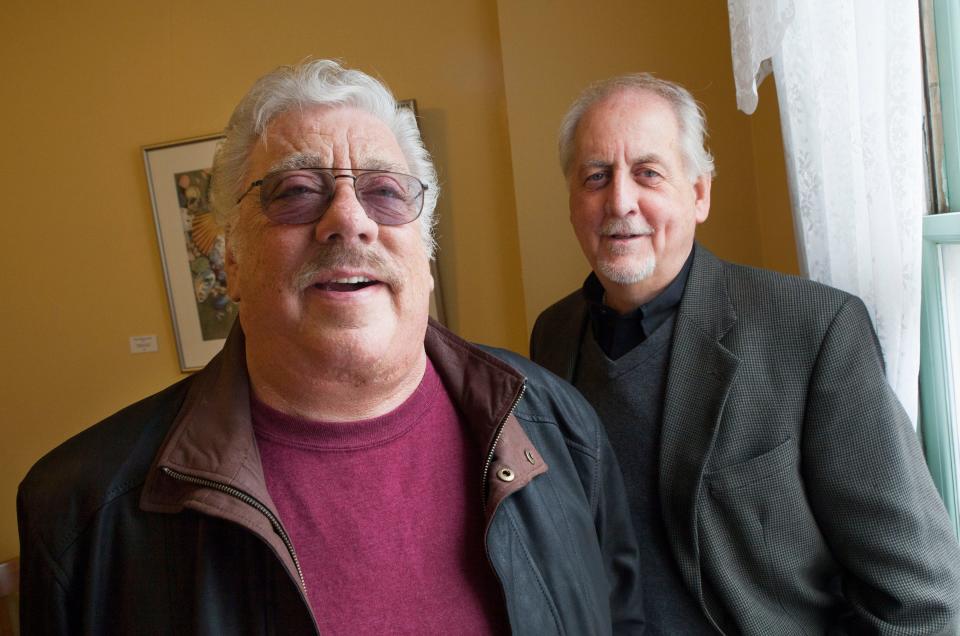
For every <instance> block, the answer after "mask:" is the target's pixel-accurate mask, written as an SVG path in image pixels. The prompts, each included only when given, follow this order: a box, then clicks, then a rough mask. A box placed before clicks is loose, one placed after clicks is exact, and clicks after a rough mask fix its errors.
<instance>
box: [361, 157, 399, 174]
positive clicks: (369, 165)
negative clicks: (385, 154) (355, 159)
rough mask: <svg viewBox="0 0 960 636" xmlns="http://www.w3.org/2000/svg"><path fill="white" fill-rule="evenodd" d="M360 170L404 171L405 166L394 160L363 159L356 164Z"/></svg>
mask: <svg viewBox="0 0 960 636" xmlns="http://www.w3.org/2000/svg"><path fill="white" fill-rule="evenodd" d="M356 167H357V168H359V169H362V170H384V171H386V172H406V171H407V168H406V167H404V166H403V165H402V164H399V163H397V162H395V161H388V160H386V159H364V160H361V161H360V165H359V166H356Z"/></svg>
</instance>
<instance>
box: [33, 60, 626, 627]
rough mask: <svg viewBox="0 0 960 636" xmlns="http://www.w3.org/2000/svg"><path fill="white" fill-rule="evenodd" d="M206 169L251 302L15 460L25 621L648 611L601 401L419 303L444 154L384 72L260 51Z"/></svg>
mask: <svg viewBox="0 0 960 636" xmlns="http://www.w3.org/2000/svg"><path fill="white" fill-rule="evenodd" d="M213 190H214V191H213V205H214V207H215V208H216V212H217V214H218V216H219V218H220V220H221V222H222V223H223V225H224V227H225V228H226V231H227V255H226V268H227V273H228V289H229V292H230V295H231V297H232V298H233V299H234V300H236V301H238V302H239V307H240V313H239V324H237V325H236V326H235V327H234V329H233V332H232V333H231V334H230V337H229V338H228V339H227V342H226V345H225V347H224V350H223V351H222V352H221V353H220V354H219V355H218V356H217V357H216V358H215V359H214V360H213V361H212V362H211V363H210V364H209V365H208V366H207V367H206V368H205V369H204V370H202V371H200V372H199V373H197V374H196V375H194V376H192V377H190V378H188V379H186V380H184V381H182V382H180V383H178V384H175V385H174V386H172V387H170V388H168V389H166V390H165V391H163V392H161V393H159V394H157V395H154V396H152V397H149V398H147V399H146V400H144V401H142V402H139V403H137V404H134V405H133V406H131V407H129V408H127V409H125V410H123V411H121V412H119V413H117V414H116V415H114V416H112V417H110V418H108V419H107V420H105V421H103V422H101V423H100V424H97V425H96V426H94V427H92V428H90V429H88V430H87V431H85V432H83V433H81V434H80V435H78V436H77V437H75V438H73V439H71V440H69V441H67V442H66V443H65V444H63V445H62V446H60V447H59V448H57V449H55V450H54V451H52V452H51V453H50V454H49V455H47V456H46V457H45V458H43V459H42V460H41V461H40V462H39V463H38V464H37V465H36V466H35V467H34V468H33V470H31V472H30V474H29V475H28V476H27V477H26V479H25V480H24V482H23V484H22V485H21V489H20V493H19V498H18V510H19V519H20V533H21V544H22V547H23V586H22V599H23V608H22V609H23V626H24V633H25V634H40V633H43V634H68V633H70V634H75V633H96V634H102V633H170V634H185V633H202V634H235V633H244V634H312V633H325V634H385V633H424V634H432V633H469V634H495V633H507V632H509V631H512V632H513V633H516V634H607V633H614V632H616V633H631V632H635V631H639V630H640V629H641V628H642V608H641V605H640V601H639V594H638V590H639V585H638V572H637V548H636V544H635V540H634V533H633V531H632V528H631V525H630V519H629V512H628V508H627V504H626V501H625V495H624V490H623V484H622V482H621V477H620V473H619V469H618V468H617V466H616V464H615V461H614V459H613V456H612V454H611V450H610V446H609V444H608V442H607V439H606V437H605V435H604V434H603V432H602V426H600V424H599V422H598V420H597V419H596V416H595V414H594V413H593V411H592V410H591V409H590V407H589V406H588V405H587V404H586V402H585V401H584V400H582V398H580V396H579V395H578V394H576V393H575V392H574V391H573V390H572V389H571V388H570V387H569V385H566V384H564V383H562V382H561V381H559V380H557V379H556V378H554V377H552V376H549V375H548V374H546V373H544V372H542V371H541V370H539V369H538V368H537V367H535V366H534V365H532V364H531V363H529V362H526V361H525V360H523V359H522V358H520V357H519V356H515V355H512V354H509V353H506V352H503V351H496V350H492V349H481V348H478V347H475V346H473V345H470V344H468V343H466V342H464V341H463V340H460V339H459V338H457V337H456V336H455V335H453V334H452V333H450V332H449V331H446V330H445V329H443V328H442V327H441V326H439V325H437V324H434V323H429V322H428V306H429V295H430V291H431V289H432V288H433V279H432V278H431V275H430V267H429V261H430V258H431V257H432V254H433V247H434V242H433V237H432V227H433V212H434V207H435V204H436V200H437V194H438V188H437V179H436V173H435V171H434V168H433V166H432V164H431V162H430V158H429V156H428V154H427V152H426V150H425V149H424V147H423V144H422V142H421V140H420V136H419V133H418V132H417V128H416V123H415V121H414V120H413V116H412V115H411V114H410V113H409V112H408V111H405V110H404V109H399V108H398V107H397V105H396V103H395V101H394V99H393V97H392V96H391V95H390V93H389V92H388V90H387V89H386V88H385V87H384V86H383V85H381V84H380V83H379V82H377V81H376V80H374V79H373V78H371V77H369V76H367V75H365V74H363V73H361V72H358V71H355V70H345V69H343V68H341V67H340V66H338V65H337V64H335V63H333V62H329V61H315V62H310V63H307V64H303V65H300V66H297V67H293V68H281V69H278V70H277V71H275V72H273V73H271V74H269V75H267V76H266V77H264V78H262V79H260V80H259V81H258V82H257V83H256V84H255V85H254V87H253V88H252V89H251V90H250V92H249V93H248V94H247V95H246V96H245V97H244V98H243V100H242V101H241V102H240V104H239V105H238V106H237V108H236V110H235V112H234V114H233V117H232V119H231V121H230V123H229V125H228V127H227V131H226V138H225V140H224V142H223V144H222V146H221V147H220V148H219V150H218V152H217V157H216V160H215V162H214V169H213Z"/></svg>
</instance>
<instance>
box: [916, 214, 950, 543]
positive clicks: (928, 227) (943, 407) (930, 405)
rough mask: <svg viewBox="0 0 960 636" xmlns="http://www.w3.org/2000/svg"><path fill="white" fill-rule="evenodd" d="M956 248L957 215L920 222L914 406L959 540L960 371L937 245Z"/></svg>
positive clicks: (927, 217) (929, 458)
mask: <svg viewBox="0 0 960 636" xmlns="http://www.w3.org/2000/svg"><path fill="white" fill-rule="evenodd" d="M954 243H956V244H960V212H951V213H948V214H934V215H930V216H925V217H924V218H923V268H922V272H923V273H922V276H923V280H922V292H921V293H922V297H923V302H922V304H921V309H920V314H921V317H920V404H921V408H922V416H923V419H922V429H923V443H924V449H925V451H926V455H927V465H928V466H929V467H930V473H931V475H933V481H934V483H936V485H937V489H938V490H939V491H940V496H941V497H943V502H944V504H945V505H946V507H947V512H948V513H949V514H950V518H951V520H952V521H953V529H954V532H956V534H957V536H958V537H960V483H958V481H960V475H958V474H957V465H958V464H957V457H958V449H960V424H958V422H960V419H958V418H960V413H956V412H954V405H955V404H956V403H957V402H956V401H955V399H956V391H957V390H958V387H956V386H954V382H951V377H952V378H958V377H960V369H951V368H950V364H951V362H950V356H949V349H948V347H949V342H948V340H947V337H948V335H947V329H946V324H947V323H946V305H945V303H944V289H943V272H942V266H943V263H942V259H941V256H940V249H941V246H943V245H946V244H954Z"/></svg>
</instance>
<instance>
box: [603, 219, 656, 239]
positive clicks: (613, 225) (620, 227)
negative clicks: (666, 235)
mask: <svg viewBox="0 0 960 636" xmlns="http://www.w3.org/2000/svg"><path fill="white" fill-rule="evenodd" d="M651 234H653V228H652V227H650V226H649V225H647V224H646V223H642V222H639V223H638V222H632V221H629V220H627V219H612V220H610V221H607V222H606V223H604V224H603V225H602V226H601V227H600V235H601V236H614V235H621V236H622V235H638V236H649V235H651Z"/></svg>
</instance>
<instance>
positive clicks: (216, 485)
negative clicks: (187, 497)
mask: <svg viewBox="0 0 960 636" xmlns="http://www.w3.org/2000/svg"><path fill="white" fill-rule="evenodd" d="M160 470H161V471H162V472H163V474H164V475H167V476H168V477H172V478H173V479H176V480H177V481H183V482H187V483H189V484H194V485H197V486H204V487H205V488H213V489H214V490H218V491H220V492H222V493H225V494H227V495H230V496H231V497H233V498H235V499H239V500H240V501H242V502H243V503H245V504H247V505H248V506H252V507H253V508H255V509H257V510H258V511H259V512H260V513H261V514H262V515H263V516H265V517H266V518H267V519H268V520H269V521H270V525H271V526H273V530H274V532H276V533H277V536H279V537H280V540H281V541H283V545H285V546H287V552H289V553H290V558H291V559H293V566H294V567H295V568H297V576H298V577H300V587H301V588H302V589H303V594H304V596H306V594H307V583H306V581H305V580H304V578H303V570H302V569H300V559H298V558H297V553H296V552H295V551H294V550H293V542H292V541H291V540H290V536H289V535H288V534H287V531H286V530H284V529H283V526H282V525H281V524H280V520H279V519H277V516H276V515H275V514H273V513H272V512H271V511H270V509H269V508H267V507H266V506H265V505H263V504H262V503H261V502H260V501H259V500H258V499H256V498H255V497H252V496H250V495H248V494H247V493H245V492H243V491H242V490H240V489H238V488H234V487H233V486H228V485H227V484H223V483H220V482H219V481H213V480H212V479H204V478H203V477H194V476H193V475H186V474H184V473H181V472H178V471H176V470H173V469H172V468H167V467H166V466H161V467H160Z"/></svg>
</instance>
